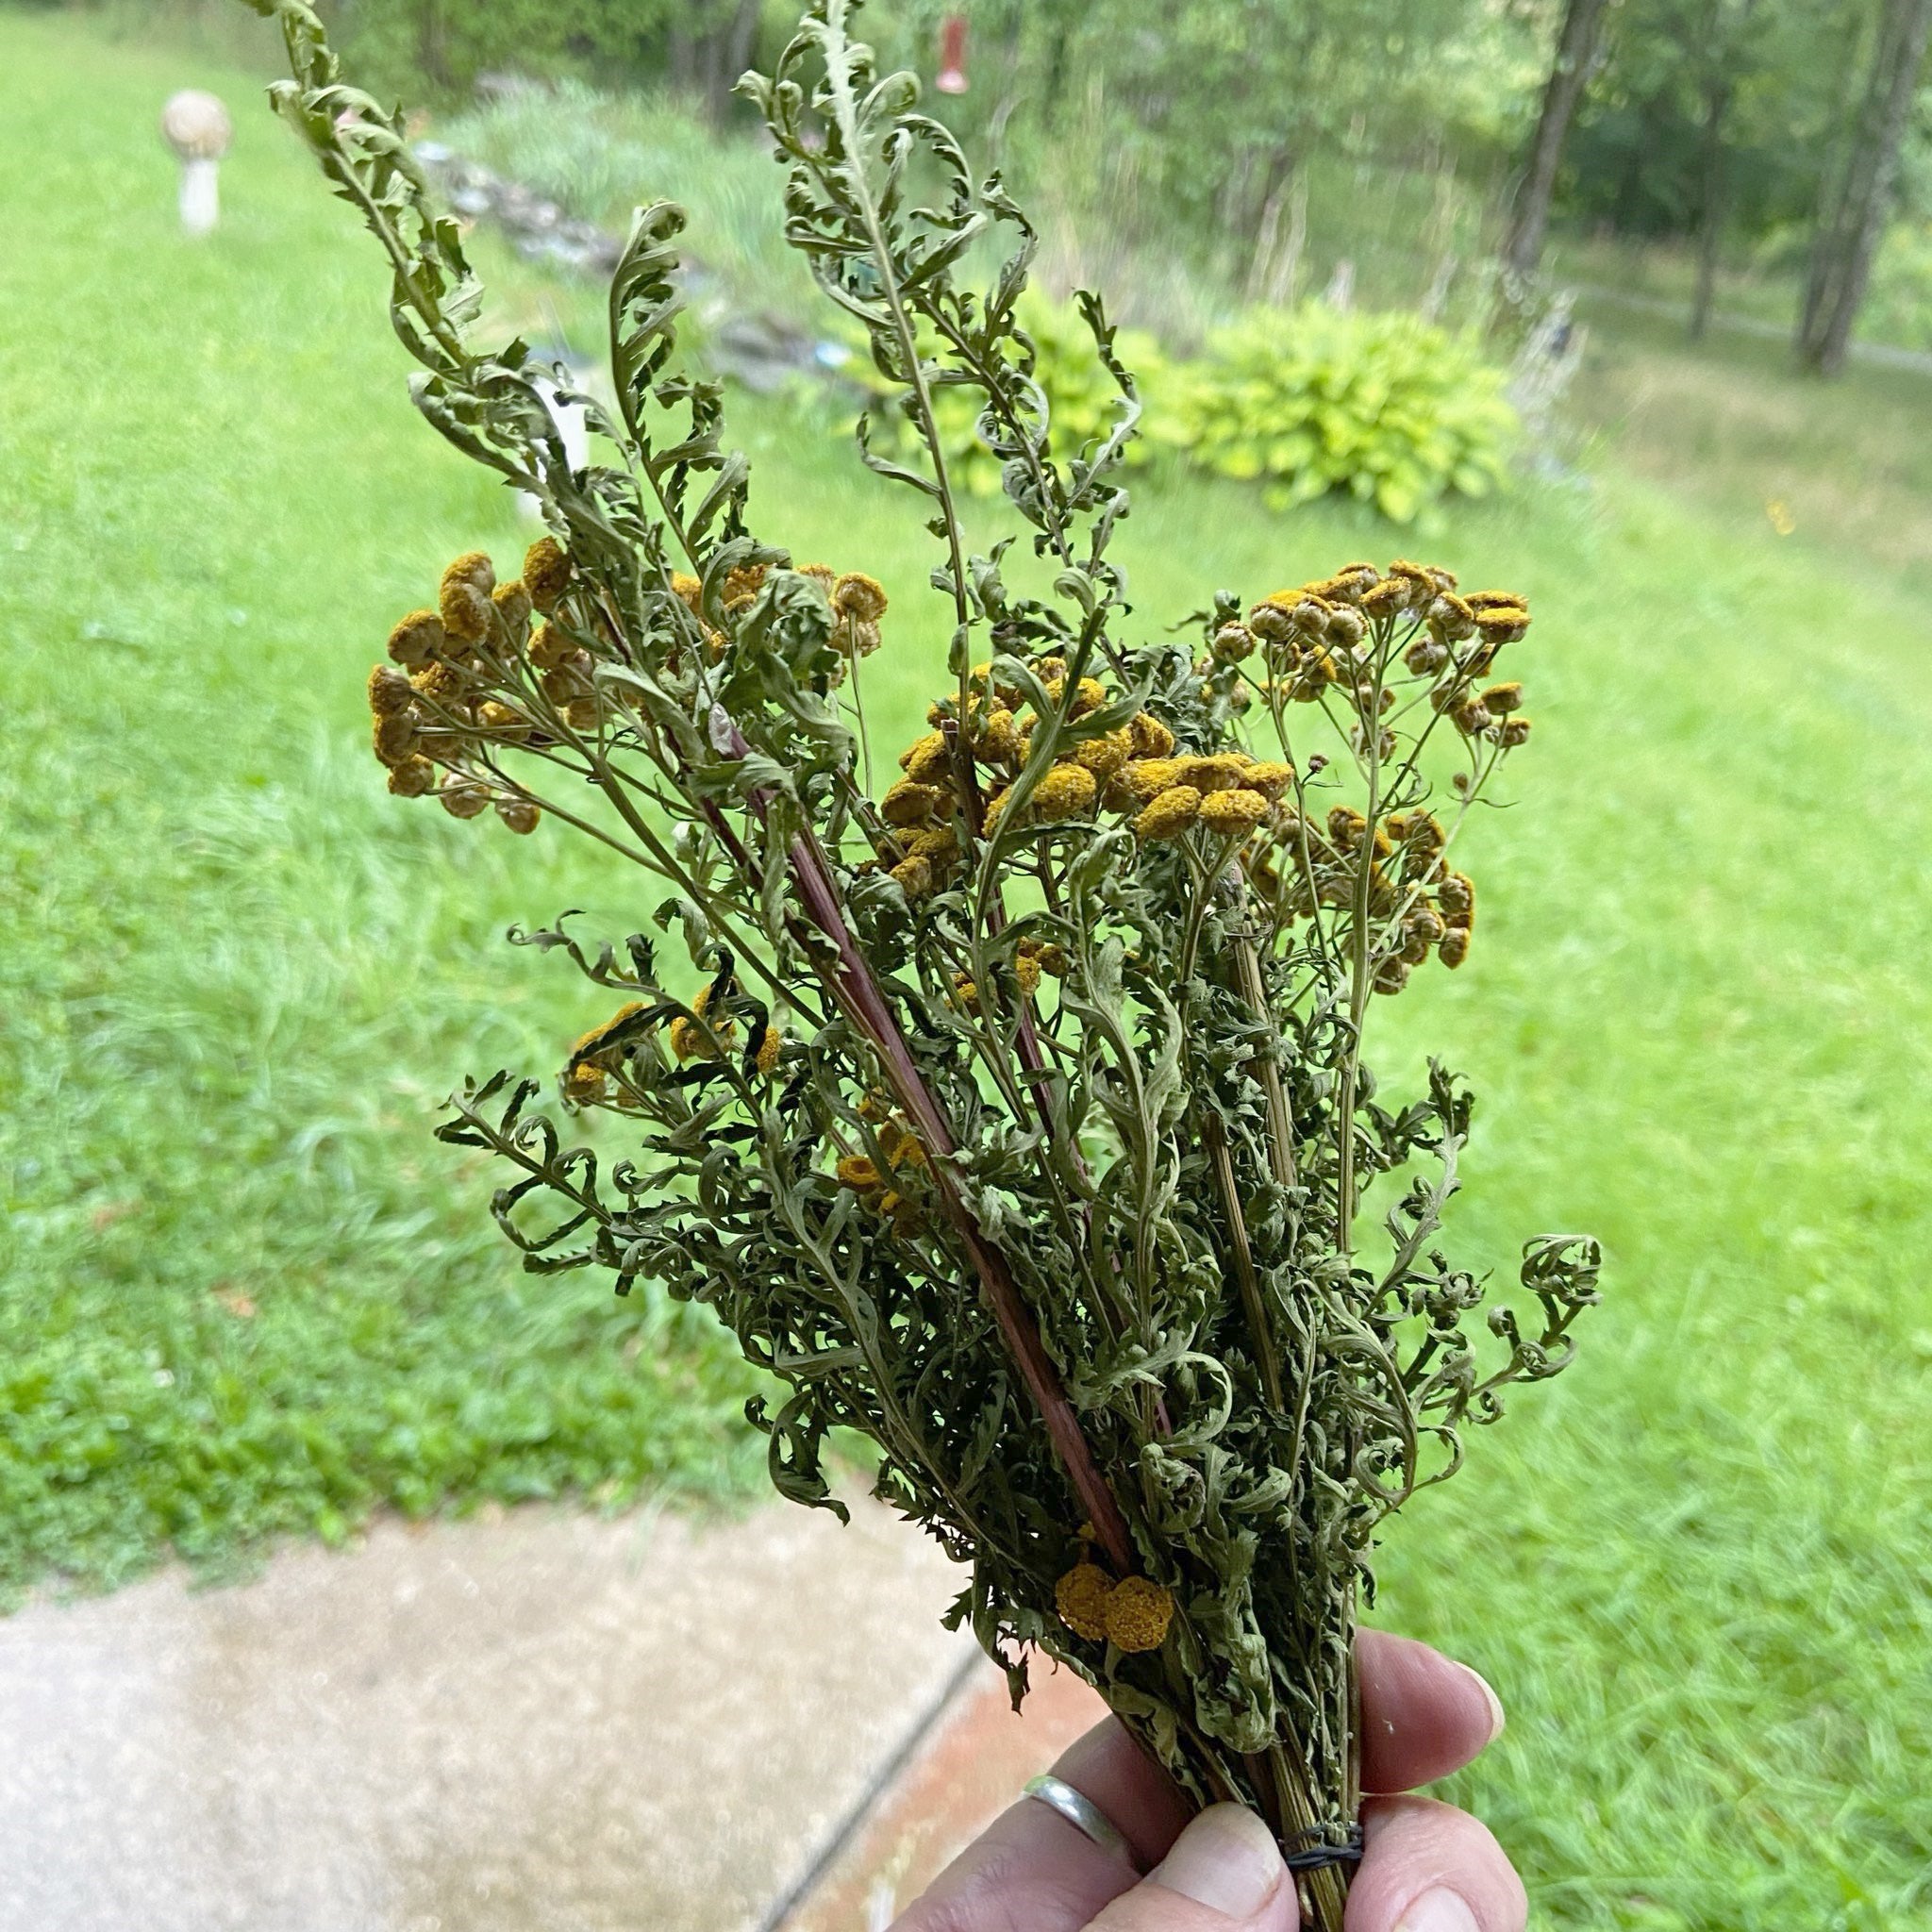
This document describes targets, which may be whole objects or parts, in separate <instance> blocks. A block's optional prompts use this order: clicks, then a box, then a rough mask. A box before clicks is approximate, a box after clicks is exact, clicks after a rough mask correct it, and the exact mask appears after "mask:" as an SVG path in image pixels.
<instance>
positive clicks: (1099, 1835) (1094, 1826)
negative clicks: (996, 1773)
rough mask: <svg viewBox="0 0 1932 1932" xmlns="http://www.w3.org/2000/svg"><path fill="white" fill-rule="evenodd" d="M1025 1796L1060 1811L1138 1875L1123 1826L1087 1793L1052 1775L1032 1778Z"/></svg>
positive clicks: (1139, 1867) (1052, 1809) (1087, 1836)
mask: <svg viewBox="0 0 1932 1932" xmlns="http://www.w3.org/2000/svg"><path fill="white" fill-rule="evenodd" d="M1025 1795H1026V1796H1027V1797H1029V1798H1036V1799H1038V1800H1039V1802H1040V1803H1041V1804H1042V1805H1044V1806H1045V1807H1047V1809H1048V1810H1049V1811H1058V1813H1059V1815H1060V1816H1061V1817H1062V1818H1064V1819H1065V1820H1066V1821H1067V1823H1068V1824H1071V1825H1072V1826H1073V1827H1074V1830H1075V1831H1077V1832H1078V1833H1079V1834H1080V1835H1081V1836H1082V1837H1083V1838H1085V1839H1087V1840H1090V1841H1091V1843H1093V1844H1096V1845H1098V1846H1099V1847H1100V1849H1101V1850H1102V1851H1103V1852H1112V1853H1114V1854H1115V1855H1116V1856H1117V1857H1122V1858H1124V1859H1125V1860H1126V1861H1127V1863H1128V1864H1129V1865H1131V1866H1132V1867H1133V1869H1134V1870H1135V1871H1136V1872H1137V1873H1138V1872H1140V1871H1141V1869H1142V1868H1141V1861H1140V1859H1139V1858H1137V1857H1135V1856H1134V1848H1133V1846H1132V1845H1130V1844H1129V1843H1128V1842H1127V1840H1126V1836H1125V1834H1124V1832H1123V1831H1122V1830H1121V1828H1120V1826H1119V1825H1117V1824H1115V1823H1114V1822H1113V1820H1112V1819H1111V1818H1109V1817H1108V1815H1107V1813H1106V1812H1105V1811H1103V1810H1102V1809H1101V1808H1100V1807H1099V1806H1098V1805H1096V1804H1095V1803H1094V1802H1093V1800H1092V1799H1091V1798H1090V1797H1089V1796H1088V1795H1087V1794H1086V1792H1085V1791H1076V1790H1074V1787H1073V1786H1072V1785H1070V1784H1069V1783H1068V1782H1067V1781H1066V1779H1065V1778H1061V1777H1055V1776H1054V1775H1053V1774H1052V1773H1051V1772H1048V1773H1046V1774H1044V1775H1042V1776H1041V1777H1036V1778H1031V1779H1029V1780H1028V1781H1027V1784H1026V1786H1025Z"/></svg>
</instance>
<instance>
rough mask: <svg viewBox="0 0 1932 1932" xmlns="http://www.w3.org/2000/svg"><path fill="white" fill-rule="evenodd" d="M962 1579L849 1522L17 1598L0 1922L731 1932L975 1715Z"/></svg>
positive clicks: (507, 1529) (400, 1552)
mask: <svg viewBox="0 0 1932 1932" xmlns="http://www.w3.org/2000/svg"><path fill="white" fill-rule="evenodd" d="M957 1588H958V1578H957V1575H956V1573H954V1572H953V1570H952V1569H951V1566H950V1565H948V1564H947V1563H946V1562H945V1561H944V1560H943V1559H942V1558H941V1557H940V1556H939V1555H938V1553H937V1552H936V1551H935V1549H934V1548H933V1546H932V1545H931V1544H930V1543H929V1542H927V1541H925V1539H924V1538H923V1537H921V1536H920V1535H919V1534H918V1532H917V1531H915V1530H913V1529H912V1528H910V1527H909V1526H908V1525H907V1524H902V1523H899V1522H897V1521H896V1520H891V1519H889V1518H888V1517H887V1516H886V1515H885V1514H884V1512H882V1511H880V1510H878V1509H875V1508H872V1507H867V1508H864V1509H860V1510H856V1511H855V1512H854V1521H853V1524H852V1526H851V1528H849V1529H846V1530H841V1528H840V1527H839V1525H838V1524H837V1523H836V1522H835V1521H834V1520H833V1519H832V1518H830V1517H829V1516H825V1515H824V1514H821V1513H818V1512H812V1511H808V1510H804V1509H798V1508H793V1507H769V1508H764V1509H761V1510H759V1511H758V1512H756V1513H755V1514H753V1515H751V1516H749V1517H747V1518H746V1519H744V1520H743V1521H741V1522H739V1523H733V1524H722V1525H713V1526H708V1527H702V1528H699V1527H693V1526H692V1525H691V1524H687V1523H685V1522H683V1521H681V1520H679V1519H676V1518H675V1517H671V1516H659V1517H656V1518H652V1517H648V1516H647V1517H638V1518H631V1519H628V1520H625V1521H622V1522H618V1523H599V1522H594V1521H590V1520H586V1519H584V1518H581V1517H574V1516H569V1515H566V1514H562V1513H553V1512H548V1511H535V1510H532V1511H519V1512H514V1513H512V1514H510V1515H508V1516H507V1517H504V1518H502V1519H501V1520H499V1521H496V1522H493V1523H483V1522H472V1523H469V1524H439V1525H435V1526H433V1527H428V1528H410V1527H408V1526H405V1525H401V1524H384V1525H382V1526H380V1527H378V1528H377V1529H376V1530H375V1532H374V1533H373V1534H372V1535H371V1536H370V1537H369V1538H368V1539H367V1541H364V1542H363V1543H361V1544H360V1545H359V1546H358V1547H356V1548H354V1549H352V1550H349V1551H346V1552H341V1553H335V1554H331V1553H329V1552H325V1551H323V1550H319V1549H312V1548H298V1549H293V1550H291V1551H288V1552H286V1553H285V1554H283V1555H281V1556H279V1557H276V1558H275V1561H274V1562H273V1563H272V1564H271V1565H270V1567H269V1569H268V1571H267V1573H266V1574H265V1575H264V1576H262V1577H261V1578H260V1579H259V1580H258V1581H256V1582H253V1583H250V1584H247V1585H245V1586H242V1587H240V1588H235V1589H227V1590H211V1591H199V1592H197V1591H190V1590H189V1589H187V1588H186V1587H185V1586H184V1584H183V1582H182V1581H181V1579H180V1578H179V1577H177V1576H164V1577H159V1578H156V1579H153V1580H150V1581H148V1582H145V1583H142V1584H140V1585H137V1586H135V1587H134V1588H132V1589H129V1590H125V1591H121V1592H120V1593H118V1594H117V1595H114V1596H110V1597H106V1598H101V1599H97V1600H91V1601H87V1602H83V1603H79V1604H74V1605H65V1606H61V1605H52V1604H42V1605H36V1606H33V1607H29V1608H27V1609H25V1610H24V1611H22V1612H21V1613H20V1614H19V1615H17V1616H15V1617H13V1618H11V1619H8V1620H6V1621H4V1622H0V1928H5V1932H28V1928H31V1932H228V1928H234V1932H244V1928H245V1932H754V1928H757V1927H758V1926H760V1925H761V1924H765V1923H766V1922H767V1921H768V1920H769V1919H770V1917H771V1914H772V1912H773V1909H774V1906H775V1905H776V1904H777V1902H779V1901H781V1900H783V1899H784V1898H785V1897H786V1896H787V1894H788V1892H789V1891H791V1890H792V1889H794V1888H795V1887H796V1885H797V1883H798V1881H799V1879H800V1878H801V1876H802V1875H803V1874H806V1873H807V1872H808V1871H809V1870H810V1869H811V1868H812V1867H813V1865H814V1864H815V1862H816V1861H818V1860H819V1859H820V1858H821V1857H822V1856H823V1855H824V1851H825V1849H826V1846H827V1844H828V1842H829V1841H830V1840H833V1839H834V1838H836V1836H837V1835H838V1833H839V1830H840V1828H841V1824H845V1823H847V1822H849V1821H850V1819H851V1817H852V1815H853V1813H854V1811H855V1807H859V1806H860V1805H861V1804H862V1803H863V1801H864V1800H865V1799H866V1797H867V1795H868V1793H869V1792H872V1791H873V1790H874V1789H875V1788H876V1787H877V1786H878V1785H879V1784H880V1782H881V1779H882V1777H883V1776H884V1774H886V1772H887V1771H888V1770H889V1768H890V1767H891V1766H893V1765H894V1764H896V1763H898V1762H899V1761H901V1760H902V1759H903V1758H904V1757H905V1756H906V1754H907V1752H908V1748H909V1747H911V1746H912V1745H913V1744H914V1742H915V1740H918V1739H919V1738H921V1737H923V1736H924V1735H925V1734H926V1733H927V1732H928V1731H929V1730H930V1729H931V1727H932V1722H933V1720H934V1718H935V1716H936V1714H937V1713H938V1712H939V1710H940V1709H941V1707H942V1706H946V1705H947V1696H948V1693H949V1691H958V1690H959V1689H960V1687H961V1685H962V1684H964V1685H965V1687H966V1688H965V1698H964V1702H965V1705H966V1706H967V1707H972V1706H974V1705H975V1704H977V1703H978V1702H979V1701H980V1697H979V1693H980V1692H981V1691H982V1690H983V1688H984V1686H983V1684H982V1683H978V1682H974V1681H972V1680H973V1678H974V1666H973V1664H972V1662H971V1659H972V1657H973V1656H974V1647H973V1645H972V1643H971V1641H970V1640H968V1639H966V1638H963V1637H952V1636H948V1635H947V1634H946V1633H945V1632H943V1631H942V1630H941V1628H940V1624H939V1614H940V1611H941V1609H942V1608H943V1607H944V1606H945V1604H946V1603H947V1602H948V1600H949V1599H950V1598H951V1596H952V1595H953V1594H954V1592H955V1591H956V1590H957ZM978 1671H979V1672H982V1673H986V1674H988V1675H989V1676H990V1667H987V1666H985V1665H983V1664H982V1665H980V1666H978ZM962 1673H963V1675H962ZM958 1707H959V1705H958V1701H957V1700H956V1701H955V1703H954V1704H953V1705H951V1706H948V1708H949V1709H953V1710H957V1709H958ZM951 1721H952V1720H951V1719H950V1718H949V1719H948V1722H949V1723H950V1722H951ZM1050 1741H1051V1740H1046V1741H1042V1742H1041V1743H1040V1744H1039V1745H1038V1746H1037V1747H1034V1748H1033V1750H1032V1756H1033V1757H1040V1756H1041V1753H1045V1755H1049V1756H1050V1755H1051V1754H1050V1750H1049V1749H1048V1743H1049V1742H1050ZM1027 1756H1028V1751H1027V1748H1026V1747H1023V1748H1022V1749H1021V1750H1020V1752H1019V1758H1020V1759H1025V1758H1027ZM918 1757H919V1754H917V1753H915V1754H914V1761H915V1763H916V1762H917V1761H918ZM1016 1761H1017V1760H1016ZM1008 1789H1010V1786H1008ZM974 1802H975V1803H977V1802H978V1801H977V1800H975V1801H974ZM855 1842H862V1840H855ZM933 1855H934V1854H933V1853H932V1852H928V1853H927V1854H926V1857H925V1858H922V1859H920V1860H919V1861H918V1862H920V1863H922V1864H924V1863H926V1862H927V1860H928V1859H929V1858H930V1857H932V1856H933ZM892 1862H893V1863H894V1864H896V1865H897V1868H898V1874H900V1875H903V1874H904V1873H905V1870H906V1863H907V1862H908V1861H906V1860H904V1859H903V1857H900V1858H895V1859H893V1861H892ZM841 1878H842V1881H843V1883H842V1884H841V1890H844V1892H845V1895H846V1897H848V1898H854V1899H855V1902H856V1900H857V1899H858V1898H863V1899H866V1900H867V1901H868V1902H870V1901H872V1900H873V1899H874V1896H875V1891H876V1889H875V1888H874V1886H872V1885H871V1884H870V1883H868V1882H867V1881H866V1880H865V1878H864V1874H861V1873H856V1872H854V1871H853V1870H852V1868H851V1863H850V1853H849V1851H848V1854H847V1857H846V1859H845V1861H844V1865H843V1869H842V1871H841ZM874 1908H875V1907H874ZM861 1909H863V1908H861ZM818 1923H824V1922H823V1921H819V1922H818ZM863 1923H864V1921H863V1919H862V1918H861V1919H860V1920H859V1922H858V1924H857V1925H855V1926H854V1927H853V1932H860V1928H861V1927H862V1925H863Z"/></svg>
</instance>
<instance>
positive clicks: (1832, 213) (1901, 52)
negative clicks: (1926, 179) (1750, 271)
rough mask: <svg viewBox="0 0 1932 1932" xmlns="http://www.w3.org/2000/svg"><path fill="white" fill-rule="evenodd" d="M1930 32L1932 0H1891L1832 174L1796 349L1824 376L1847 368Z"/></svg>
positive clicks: (1821, 205) (1815, 232)
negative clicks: (1848, 352) (1855, 325)
mask: <svg viewBox="0 0 1932 1932" xmlns="http://www.w3.org/2000/svg"><path fill="white" fill-rule="evenodd" d="M1928 31H1932V0H1885V6H1884V10H1883V12H1882V13H1881V15H1880V16H1879V21H1878V31H1877V34H1876V37H1875V42H1874V47H1873V54H1872V62H1871V66H1870V68H1869V70H1868V71H1867V75H1866V80H1865V86H1864V90H1863V92H1862V95H1861V97H1860V99H1859V101H1858V104H1857V110H1856V112H1855V113H1854V114H1853V116H1852V117H1851V119H1850V124H1849V125H1848V127H1847V129H1846V135H1845V139H1844V141H1843V142H1842V145H1841V152H1840V157H1839V158H1838V161H1837V165H1836V166H1835V167H1834V168H1833V169H1832V171H1831V173H1830V174H1829V175H1827V177H1826V180H1825V187H1824V194H1823V195H1822V196H1821V198H1820V202H1819V209H1818V220H1817V225H1816V227H1815V229H1814V230H1813V234H1812V242H1811V258H1810V261H1809V264H1808V267H1807V274H1806V278H1805V300H1804V305H1803V307H1802V308H1801V309H1800V311H1799V316H1798V329H1797V343H1796V346H1797V352H1798V360H1799V362H1800V364H1801V365H1802V366H1803V367H1805V368H1807V369H1809V370H1812V371H1814V372H1816V373H1817V374H1818V375H1837V373H1838V372H1839V370H1840V369H1841V368H1842V367H1843V366H1844V359H1845V353H1846V350H1847V349H1848V348H1849V347H1850V344H1851V339H1852V326H1853V325H1854V323H1856V322H1857V316H1858V309H1859V308H1860V307H1861V306H1862V304H1863V302H1864V299H1865V291H1866V289H1867V287H1868V285H1869V284H1870V281H1871V277H1872V262H1873V258H1874V256H1876V254H1877V252H1878V243H1879V242H1880V241H1881V240H1882V239H1883V237H1884V234H1885V226H1886V223H1887V222H1888V221H1889V220H1890V215H1891V211H1892V207H1893V195H1894V192H1895V190H1896V187H1897V184H1898V174H1899V159H1900V154H1901V151H1902V150H1903V148H1904V145H1905V138H1906V132H1907V126H1908V125H1909V123H1910V120H1911V113H1912V105H1913V102H1914V100H1915V99H1916V97H1917V93H1918V87H1919V75H1920V73H1921V70H1922V69H1923V68H1924V62H1925V42H1926V38H1927V34H1928Z"/></svg>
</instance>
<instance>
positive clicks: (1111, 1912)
mask: <svg viewBox="0 0 1932 1932" xmlns="http://www.w3.org/2000/svg"><path fill="white" fill-rule="evenodd" d="M1299 1923H1300V1915H1299V1913H1298V1912H1297V1910H1296V1907H1295V1896H1294V1886H1293V1885H1292V1884H1291V1882H1290V1879H1289V1875H1288V1868H1287V1867H1286V1866H1285V1865H1284V1864H1283V1863H1282V1862H1281V1853H1280V1851H1279V1849H1278V1848H1277V1847H1276V1845H1275V1842H1274V1834H1273V1833H1272V1832H1271V1831H1270V1830H1269V1829H1268V1827H1267V1826H1266V1825H1265V1824H1262V1822H1261V1821H1260V1820H1259V1819H1258V1818H1257V1817H1256V1816H1255V1814H1254V1813H1253V1812H1252V1811H1245V1810H1243V1809H1242V1808H1241V1806H1239V1805H1215V1806H1211V1807H1209V1808H1208V1810H1206V1811H1204V1812H1202V1813H1201V1815H1200V1816H1199V1817H1198V1818H1196V1819H1194V1820H1193V1822H1192V1823H1191V1824H1189V1826H1188V1828H1187V1829H1186V1830H1185V1831H1184V1832H1182V1833H1181V1835H1180V1837H1179V1838H1177V1839H1175V1840H1174V1844H1173V1846H1172V1848H1171V1849H1170V1850H1169V1852H1168V1855H1167V1857H1165V1858H1163V1859H1162V1860H1161V1861H1160V1863H1159V1864H1158V1865H1157V1866H1156V1867H1155V1868H1154V1870H1153V1872H1151V1873H1150V1874H1148V1875H1147V1877H1145V1878H1143V1879H1142V1880H1141V1883H1140V1884H1139V1885H1137V1886H1135V1888H1134V1889H1133V1890H1132V1891H1127V1892H1123V1893H1122V1894H1121V1896H1120V1897H1119V1898H1117V1899H1115V1900H1114V1901H1113V1903H1112V1904H1111V1905H1109V1906H1108V1908H1107V1909H1106V1910H1105V1911H1104V1912H1102V1913H1101V1915H1100V1916H1099V1918H1097V1919H1095V1920H1094V1921H1093V1922H1092V1924H1091V1925H1090V1926H1089V1927H1088V1932H1295V1927H1296V1925H1297V1924H1299Z"/></svg>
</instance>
